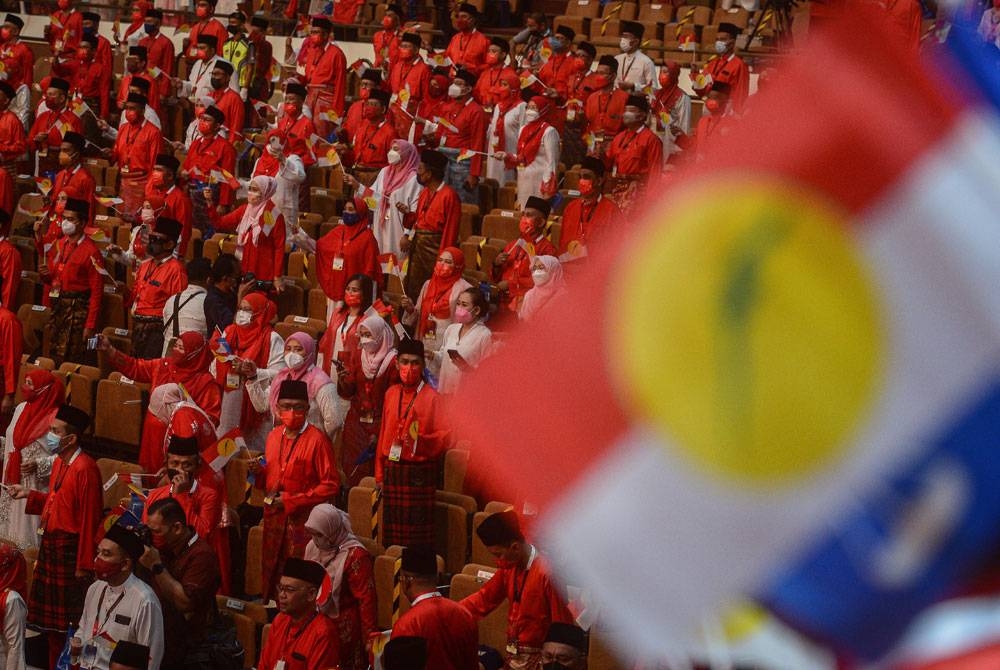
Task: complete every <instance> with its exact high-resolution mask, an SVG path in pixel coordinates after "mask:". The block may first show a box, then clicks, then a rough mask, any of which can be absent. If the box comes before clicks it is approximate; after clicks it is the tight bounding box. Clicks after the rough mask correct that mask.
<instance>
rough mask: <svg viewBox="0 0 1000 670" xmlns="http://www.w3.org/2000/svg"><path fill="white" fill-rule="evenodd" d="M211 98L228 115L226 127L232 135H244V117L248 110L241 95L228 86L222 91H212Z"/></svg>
mask: <svg viewBox="0 0 1000 670" xmlns="http://www.w3.org/2000/svg"><path fill="white" fill-rule="evenodd" d="M211 96H212V99H213V100H215V106H216V107H218V108H219V109H220V110H222V113H223V114H225V115H226V127H227V128H229V130H230V132H231V133H236V134H237V135H242V134H243V117H244V116H245V114H246V108H245V107H244V103H243V98H241V97H240V94H239V93H237V92H236V91H234V90H233V89H231V88H229V87H228V86H227V87H226V88H224V89H222V90H221V91H212V93H211ZM233 141H234V142H235V141H236V140H235V139H234V140H233Z"/></svg>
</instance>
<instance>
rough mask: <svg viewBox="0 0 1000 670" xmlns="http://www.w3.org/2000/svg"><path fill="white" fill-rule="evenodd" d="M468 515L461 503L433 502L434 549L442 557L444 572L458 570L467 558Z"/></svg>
mask: <svg viewBox="0 0 1000 670" xmlns="http://www.w3.org/2000/svg"><path fill="white" fill-rule="evenodd" d="M473 507H475V501H473ZM469 516H470V515H469V512H468V511H467V510H466V509H465V508H463V507H462V506H461V505H455V504H452V503H450V502H445V501H443V500H440V499H438V500H436V501H435V502H434V549H435V550H436V551H437V553H438V554H439V555H441V556H443V557H444V565H445V571H446V572H452V573H453V572H458V571H459V570H461V569H462V566H463V565H465V561H466V560H467V559H468V556H469Z"/></svg>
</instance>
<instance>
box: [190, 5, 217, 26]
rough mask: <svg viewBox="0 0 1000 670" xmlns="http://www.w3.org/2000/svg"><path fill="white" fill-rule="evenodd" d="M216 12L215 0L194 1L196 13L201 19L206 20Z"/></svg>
mask: <svg viewBox="0 0 1000 670" xmlns="http://www.w3.org/2000/svg"><path fill="white" fill-rule="evenodd" d="M214 14H215V2H214V1H213V0H198V2H196V3H194V15H195V16H197V17H198V18H199V19H200V20H202V21H206V20H208V19H210V18H212V16H213V15H214Z"/></svg>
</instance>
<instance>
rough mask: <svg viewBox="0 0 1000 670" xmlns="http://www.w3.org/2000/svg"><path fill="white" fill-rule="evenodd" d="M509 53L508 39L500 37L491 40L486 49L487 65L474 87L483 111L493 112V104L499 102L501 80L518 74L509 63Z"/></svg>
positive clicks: (477, 100)
mask: <svg viewBox="0 0 1000 670" xmlns="http://www.w3.org/2000/svg"><path fill="white" fill-rule="evenodd" d="M509 55H510V44H509V43H508V42H507V40H505V39H502V38H500V37H494V38H493V39H491V40H490V47H489V49H488V50H487V51H486V67H485V68H484V69H483V71H482V73H481V74H480V75H479V80H478V81H476V86H475V88H473V89H472V97H474V98H475V99H476V102H478V103H479V104H480V105H482V106H483V111H484V112H486V113H487V114H492V113H493V106H494V105H495V104H497V101H498V99H497V87H499V86H500V81H501V80H502V79H503V78H504V77H505V76H508V75H510V74H513V75H514V76H517V72H516V71H515V70H514V68H512V67H510V66H509V65H507V57H508V56H509Z"/></svg>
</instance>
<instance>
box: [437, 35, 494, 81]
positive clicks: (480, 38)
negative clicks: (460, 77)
mask: <svg viewBox="0 0 1000 670" xmlns="http://www.w3.org/2000/svg"><path fill="white" fill-rule="evenodd" d="M489 48H490V38H489V37H487V36H486V35H483V34H482V33H481V32H479V31H478V30H476V29H475V28H473V29H471V30H469V31H468V32H459V33H456V34H455V35H453V36H452V38H451V42H449V43H448V48H447V49H445V52H444V55H445V56H447V57H448V58H450V59H451V62H452V65H453V66H454V67H457V68H462V69H465V70H468V71H469V72H472V73H473V74H475V75H478V74H479V73H480V72H482V71H483V70H485V69H486V52H487V51H489Z"/></svg>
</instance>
